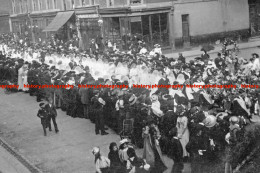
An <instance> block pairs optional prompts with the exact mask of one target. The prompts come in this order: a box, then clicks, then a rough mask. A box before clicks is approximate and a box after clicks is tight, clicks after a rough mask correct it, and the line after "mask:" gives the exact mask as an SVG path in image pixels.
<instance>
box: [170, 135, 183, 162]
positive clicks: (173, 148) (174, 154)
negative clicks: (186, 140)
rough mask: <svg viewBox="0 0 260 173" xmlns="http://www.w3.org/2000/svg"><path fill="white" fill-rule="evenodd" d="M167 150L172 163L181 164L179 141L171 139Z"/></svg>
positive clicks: (181, 151)
mask: <svg viewBox="0 0 260 173" xmlns="http://www.w3.org/2000/svg"><path fill="white" fill-rule="evenodd" d="M169 150H170V151H169V156H170V157H171V158H172V159H173V161H174V163H181V162H182V156H183V149H182V145H181V142H180V140H179V139H175V138H172V140H171V145H170V148H169Z"/></svg>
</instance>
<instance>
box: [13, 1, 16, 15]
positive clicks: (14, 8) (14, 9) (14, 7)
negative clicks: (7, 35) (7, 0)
mask: <svg viewBox="0 0 260 173" xmlns="http://www.w3.org/2000/svg"><path fill="white" fill-rule="evenodd" d="M12 7H13V13H14V14H15V13H16V6H15V0H12Z"/></svg>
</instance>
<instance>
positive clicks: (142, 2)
mask: <svg viewBox="0 0 260 173" xmlns="http://www.w3.org/2000/svg"><path fill="white" fill-rule="evenodd" d="M133 1H138V0H128V5H142V4H144V0H140V2H139V3H133Z"/></svg>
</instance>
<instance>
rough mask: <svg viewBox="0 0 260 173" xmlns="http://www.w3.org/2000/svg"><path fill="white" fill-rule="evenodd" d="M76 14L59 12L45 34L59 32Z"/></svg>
mask: <svg viewBox="0 0 260 173" xmlns="http://www.w3.org/2000/svg"><path fill="white" fill-rule="evenodd" d="M73 14H74V11H67V12H59V13H58V14H57V15H56V16H55V18H54V19H53V20H52V22H51V23H50V24H49V25H48V26H47V27H46V28H45V29H44V30H43V32H49V31H58V30H59V29H60V28H61V27H62V26H63V25H64V24H65V23H66V22H67V21H68V20H69V19H70V18H71V16H72V15H73Z"/></svg>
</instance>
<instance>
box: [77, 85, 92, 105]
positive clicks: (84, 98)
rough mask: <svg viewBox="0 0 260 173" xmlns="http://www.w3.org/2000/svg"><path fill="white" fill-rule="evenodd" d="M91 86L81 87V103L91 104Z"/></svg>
mask: <svg viewBox="0 0 260 173" xmlns="http://www.w3.org/2000/svg"><path fill="white" fill-rule="evenodd" d="M89 90H90V89H89V88H80V89H79V95H80V98H81V103H82V104H84V105H88V104H90V92H89Z"/></svg>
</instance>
